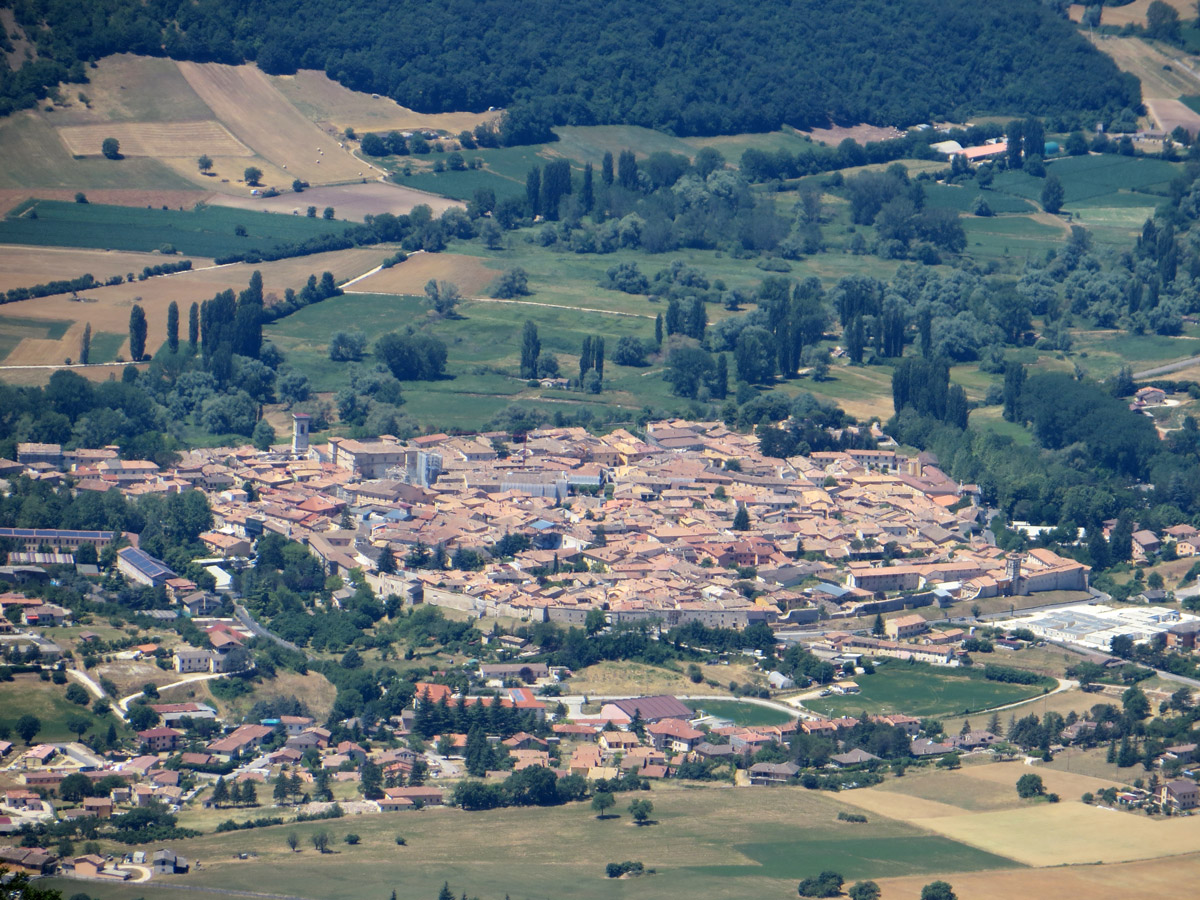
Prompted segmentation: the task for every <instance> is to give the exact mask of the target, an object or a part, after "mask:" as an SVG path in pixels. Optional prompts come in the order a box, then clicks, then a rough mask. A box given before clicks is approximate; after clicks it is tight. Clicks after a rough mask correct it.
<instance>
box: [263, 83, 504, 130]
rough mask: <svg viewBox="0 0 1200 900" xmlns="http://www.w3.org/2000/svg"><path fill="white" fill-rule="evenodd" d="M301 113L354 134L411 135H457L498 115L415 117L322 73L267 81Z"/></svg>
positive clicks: (395, 104) (416, 115)
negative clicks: (426, 132)
mask: <svg viewBox="0 0 1200 900" xmlns="http://www.w3.org/2000/svg"><path fill="white" fill-rule="evenodd" d="M270 80H271V82H272V83H273V84H274V85H275V87H277V88H278V89H279V91H280V93H282V94H283V95H284V96H285V97H287V99H288V100H290V101H291V102H292V103H293V104H294V105H295V107H296V109H298V110H299V111H300V112H301V113H303V114H304V115H305V116H307V117H308V118H309V119H311V120H312V121H314V122H316V123H317V124H318V125H320V126H322V127H326V128H334V129H336V130H337V131H344V130H345V129H346V127H347V126H349V127H351V128H353V129H354V130H355V131H357V132H360V133H362V132H368V131H393V130H394V131H412V130H414V129H417V128H429V129H433V130H435V131H445V132H449V133H451V134H458V133H459V132H460V131H468V130H470V129H473V128H474V127H475V126H476V125H479V124H480V123H482V122H487V121H491V120H493V119H496V118H498V117H499V115H500V112H499V111H493V112H484V113H471V112H452V113H419V112H415V111H414V110H411V109H408V108H406V107H403V106H401V105H400V104H399V103H397V102H396V101H394V100H390V99H388V98H387V97H382V96H379V97H375V96H372V95H371V94H363V93H359V92H358V91H352V90H350V89H349V88H347V87H343V86H342V85H340V84H338V83H337V82H336V81H334V80H333V79H331V78H330V77H329V76H328V75H326V74H325V73H324V72H319V71H316V70H313V69H301V70H300V71H299V72H297V73H296V74H295V75H279V76H276V77H273V78H271V79H270Z"/></svg>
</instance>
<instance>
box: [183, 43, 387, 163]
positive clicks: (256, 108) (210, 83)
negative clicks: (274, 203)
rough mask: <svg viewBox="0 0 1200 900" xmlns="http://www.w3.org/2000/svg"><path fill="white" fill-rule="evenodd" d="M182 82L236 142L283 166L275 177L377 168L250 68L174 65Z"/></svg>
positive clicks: (198, 64) (263, 75)
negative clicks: (205, 104) (285, 172)
mask: <svg viewBox="0 0 1200 900" xmlns="http://www.w3.org/2000/svg"><path fill="white" fill-rule="evenodd" d="M178 66H179V70H180V72H182V73H183V77H184V78H186V79H187V82H188V84H190V85H191V86H192V89H193V90H194V91H195V92H196V93H197V94H198V95H199V96H200V98H201V99H202V100H204V102H205V103H207V104H208V105H209V107H210V108H211V109H212V111H213V113H215V114H216V117H217V119H218V120H220V121H221V122H222V123H223V124H224V125H225V126H226V127H227V128H228V129H229V130H230V131H231V132H232V133H233V134H234V136H236V137H237V138H238V140H240V141H241V142H242V143H244V144H245V145H247V146H248V147H250V148H251V149H253V150H254V152H255V153H257V154H258V155H259V156H261V157H262V158H263V159H265V160H269V161H270V162H271V163H272V164H273V165H275V166H281V167H282V168H283V169H286V170H287V176H286V177H285V176H283V173H280V172H278V170H277V172H276V175H277V180H279V181H281V182H285V183H290V181H291V179H292V178H300V179H303V180H304V181H308V182H311V183H312V184H314V185H316V184H322V183H328V182H341V181H353V180H359V179H361V178H362V177H363V176H364V175H366V176H367V177H374V175H375V174H378V171H375V172H372V170H373V169H374V167H373V166H371V165H370V164H369V163H365V162H362V161H361V160H358V159H356V158H355V157H354V156H352V155H351V154H350V153H349V152H348V151H347V150H344V149H343V148H342V147H341V146H339V142H338V141H337V140H336V139H335V138H333V137H331V136H330V135H329V134H327V133H326V132H325V131H323V130H322V129H321V128H319V127H318V126H316V125H315V124H313V123H312V122H310V121H309V120H308V119H306V118H304V116H302V115H301V114H300V112H299V111H298V110H297V109H296V108H295V107H294V106H292V105H291V104H290V103H288V102H287V99H286V98H285V97H284V96H283V95H282V94H281V93H280V92H279V90H278V88H276V87H275V86H274V85H273V84H272V83H271V81H270V80H269V77H268V76H267V75H266V74H264V73H263V72H262V71H261V70H259V69H258V68H256V67H254V66H225V65H218V64H215V63H208V64H200V63H190V62H180V63H178Z"/></svg>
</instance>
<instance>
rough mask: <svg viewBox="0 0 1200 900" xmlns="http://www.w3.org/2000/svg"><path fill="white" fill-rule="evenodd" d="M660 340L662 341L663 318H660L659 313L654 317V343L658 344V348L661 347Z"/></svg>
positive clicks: (660, 314)
mask: <svg viewBox="0 0 1200 900" xmlns="http://www.w3.org/2000/svg"><path fill="white" fill-rule="evenodd" d="M662 339H663V317H662V313H659V314H658V315H656V316H655V317H654V343H656V344H658V345H659V346H662Z"/></svg>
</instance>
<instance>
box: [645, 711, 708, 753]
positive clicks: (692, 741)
mask: <svg viewBox="0 0 1200 900" xmlns="http://www.w3.org/2000/svg"><path fill="white" fill-rule="evenodd" d="M646 736H647V737H648V738H649V739H650V743H651V745H652V746H653V747H654V749H656V750H671V751H674V752H675V753H687V752H688V751H689V750H691V749H692V748H693V747H695V746H696V745H697V744H698V743H700V742H701V741H702V740H704V737H705V735H704V732H703V731H698V730H697V729H695V728H693V727H692V726H691V725H689V724H688V723H687V722H685V721H683V720H682V719H663V720H662V721H660V722H652V723H651V724H649V725H647V726H646Z"/></svg>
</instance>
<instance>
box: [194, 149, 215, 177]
mask: <svg viewBox="0 0 1200 900" xmlns="http://www.w3.org/2000/svg"><path fill="white" fill-rule="evenodd" d="M196 165H197V166H199V167H200V171H201V172H203V173H204V174H205V175H207V174H208V173H209V172H211V171H212V167H213V161H212V160H211V159H210V158H209V156H208V154H207V153H205V154H204V155H203V156H201V157H200V158H199V159H198V160H196Z"/></svg>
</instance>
